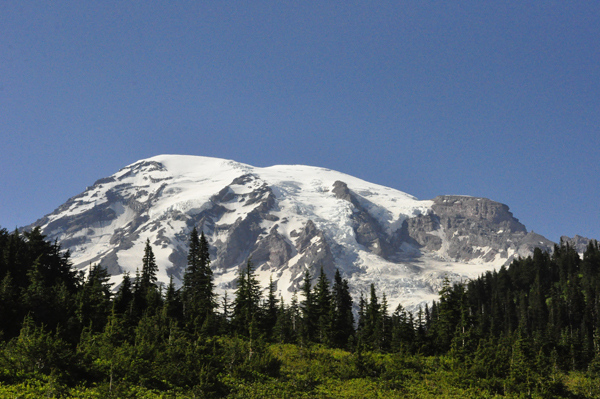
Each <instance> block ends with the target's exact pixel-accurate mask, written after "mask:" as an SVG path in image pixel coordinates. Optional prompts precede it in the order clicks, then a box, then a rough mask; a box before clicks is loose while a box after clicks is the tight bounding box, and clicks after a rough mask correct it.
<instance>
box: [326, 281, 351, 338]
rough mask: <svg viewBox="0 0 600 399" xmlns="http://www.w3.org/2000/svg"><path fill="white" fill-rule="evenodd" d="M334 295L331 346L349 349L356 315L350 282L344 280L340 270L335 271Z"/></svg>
mask: <svg viewBox="0 0 600 399" xmlns="http://www.w3.org/2000/svg"><path fill="white" fill-rule="evenodd" d="M332 293H333V306H332V342H331V344H332V345H333V346H335V347H338V348H347V346H348V340H349V339H350V337H351V336H353V335H354V315H353V314H352V296H351V295H350V289H349V287H348V280H346V279H344V280H342V276H341V275H340V271H339V270H336V271H335V276H334V282H333V288H332Z"/></svg>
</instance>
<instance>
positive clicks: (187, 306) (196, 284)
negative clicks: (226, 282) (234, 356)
mask: <svg viewBox="0 0 600 399" xmlns="http://www.w3.org/2000/svg"><path fill="white" fill-rule="evenodd" d="M183 297H184V313H185V317H186V319H188V322H189V323H190V324H191V325H194V326H195V328H196V329H198V328H201V326H203V325H204V324H205V323H208V324H209V325H210V324H212V323H213V321H211V320H212V319H214V317H215V309H216V307H217V302H216V295H215V292H214V283H213V273H212V270H211V268H210V254H209V246H208V241H207V240H206V237H205V236H204V233H202V234H201V235H200V236H198V230H197V229H196V228H195V227H194V229H193V230H192V232H191V234H190V249H189V252H188V267H187V269H186V271H185V274H184V277H183ZM207 319H208V321H207Z"/></svg>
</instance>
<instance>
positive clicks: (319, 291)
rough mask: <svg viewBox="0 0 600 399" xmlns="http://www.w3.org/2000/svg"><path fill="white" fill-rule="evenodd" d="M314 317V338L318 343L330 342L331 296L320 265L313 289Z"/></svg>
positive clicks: (327, 281)
mask: <svg viewBox="0 0 600 399" xmlns="http://www.w3.org/2000/svg"><path fill="white" fill-rule="evenodd" d="M313 298H314V318H315V320H316V325H315V327H316V332H315V335H314V337H315V339H316V341H317V342H320V343H327V344H329V343H330V342H331V319H330V317H331V305H332V303H331V302H332V297H331V292H330V291H329V280H328V279H327V275H326V274H325V272H324V271H323V267H321V272H320V274H319V278H318V280H317V284H315V287H314V289H313Z"/></svg>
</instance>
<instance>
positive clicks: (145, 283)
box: [140, 238, 158, 292]
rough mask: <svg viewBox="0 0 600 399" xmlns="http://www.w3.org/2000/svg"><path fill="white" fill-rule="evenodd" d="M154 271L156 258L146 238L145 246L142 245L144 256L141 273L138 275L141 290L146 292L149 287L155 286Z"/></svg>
mask: <svg viewBox="0 0 600 399" xmlns="http://www.w3.org/2000/svg"><path fill="white" fill-rule="evenodd" d="M156 273H158V265H157V264H156V258H155V257H154V252H153V251H152V246H151V245H150V239H149V238H147V239H146V246H145V247H144V257H143V258H142V275H141V277H140V289H141V290H142V292H146V291H147V290H148V289H150V288H151V287H155V288H156V281H157V278H156Z"/></svg>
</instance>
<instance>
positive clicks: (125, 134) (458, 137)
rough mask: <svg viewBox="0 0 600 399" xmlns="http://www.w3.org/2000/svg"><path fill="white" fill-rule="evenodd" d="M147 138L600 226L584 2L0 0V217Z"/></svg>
mask: <svg viewBox="0 0 600 399" xmlns="http://www.w3.org/2000/svg"><path fill="white" fill-rule="evenodd" d="M163 153H171V154H190V155H204V156H213V157H220V158H227V159H234V160H236V161H239V162H244V163H248V164H251V165H255V166H270V165H274V164H308V165H315V166H323V167H327V168H331V169H335V170H338V171H342V172H345V173H348V174H351V175H355V176H358V177H360V178H363V179H365V180H368V181H371V182H374V183H379V184H382V185H386V186H390V187H394V188H396V189H399V190H402V191H405V192H407V193H409V194H412V195H415V196H416V197H418V198H420V199H430V198H433V197H435V196H436V195H440V194H464V195H472V196H481V197H487V198H490V199H493V200H496V201H499V202H503V203H506V204H508V205H509V206H510V208H511V210H512V211H513V213H514V214H515V216H516V217H517V218H519V219H520V220H521V221H522V222H523V223H524V224H525V225H526V226H527V227H528V229H529V230H534V231H536V232H539V233H541V234H543V235H545V236H546V237H548V238H549V239H551V240H554V241H556V240H558V238H559V237H560V235H563V234H565V235H569V236H573V235H575V234H580V235H584V236H588V237H594V238H600V211H599V203H600V201H599V197H600V184H599V183H600V157H599V155H600V2H598V1H572V2H565V1H532V2H527V1H525V2H524V1H514V2H513V1H508V2H497V1H481V0H477V1H460V2H447V1H409V2H405V1H391V2H387V1H372V2H368V1H361V2H350V1H339V2H336V1H314V2H313V1H302V2H288V1H277V2H275V1H273V2H271V1H252V2H241V1H204V2H202V1H177V2H158V1H126V2H123V1H107V0H103V1H56V2H50V1H40V2H36V1H7V0H0V172H1V173H0V226H2V227H6V228H8V229H9V230H12V229H13V228H14V227H16V226H23V225H26V224H29V223H31V222H33V221H35V220H36V219H37V218H39V217H41V216H43V215H45V214H46V213H49V212H51V211H52V210H54V209H55V208H56V207H57V206H59V205H60V204H62V203H63V202H65V201H66V200H67V199H68V198H69V197H71V196H73V195H76V194H78V193H80V192H81V191H83V190H84V189H85V187H86V186H89V185H91V184H92V183H93V182H94V181H95V180H96V179H98V178H101V177H105V176H108V175H110V174H112V173H114V172H116V171H117V170H118V169H120V168H121V167H123V166H125V165H127V164H129V163H132V162H134V161H136V160H138V159H141V158H147V157H151V156H154V155H158V154H163Z"/></svg>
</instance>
